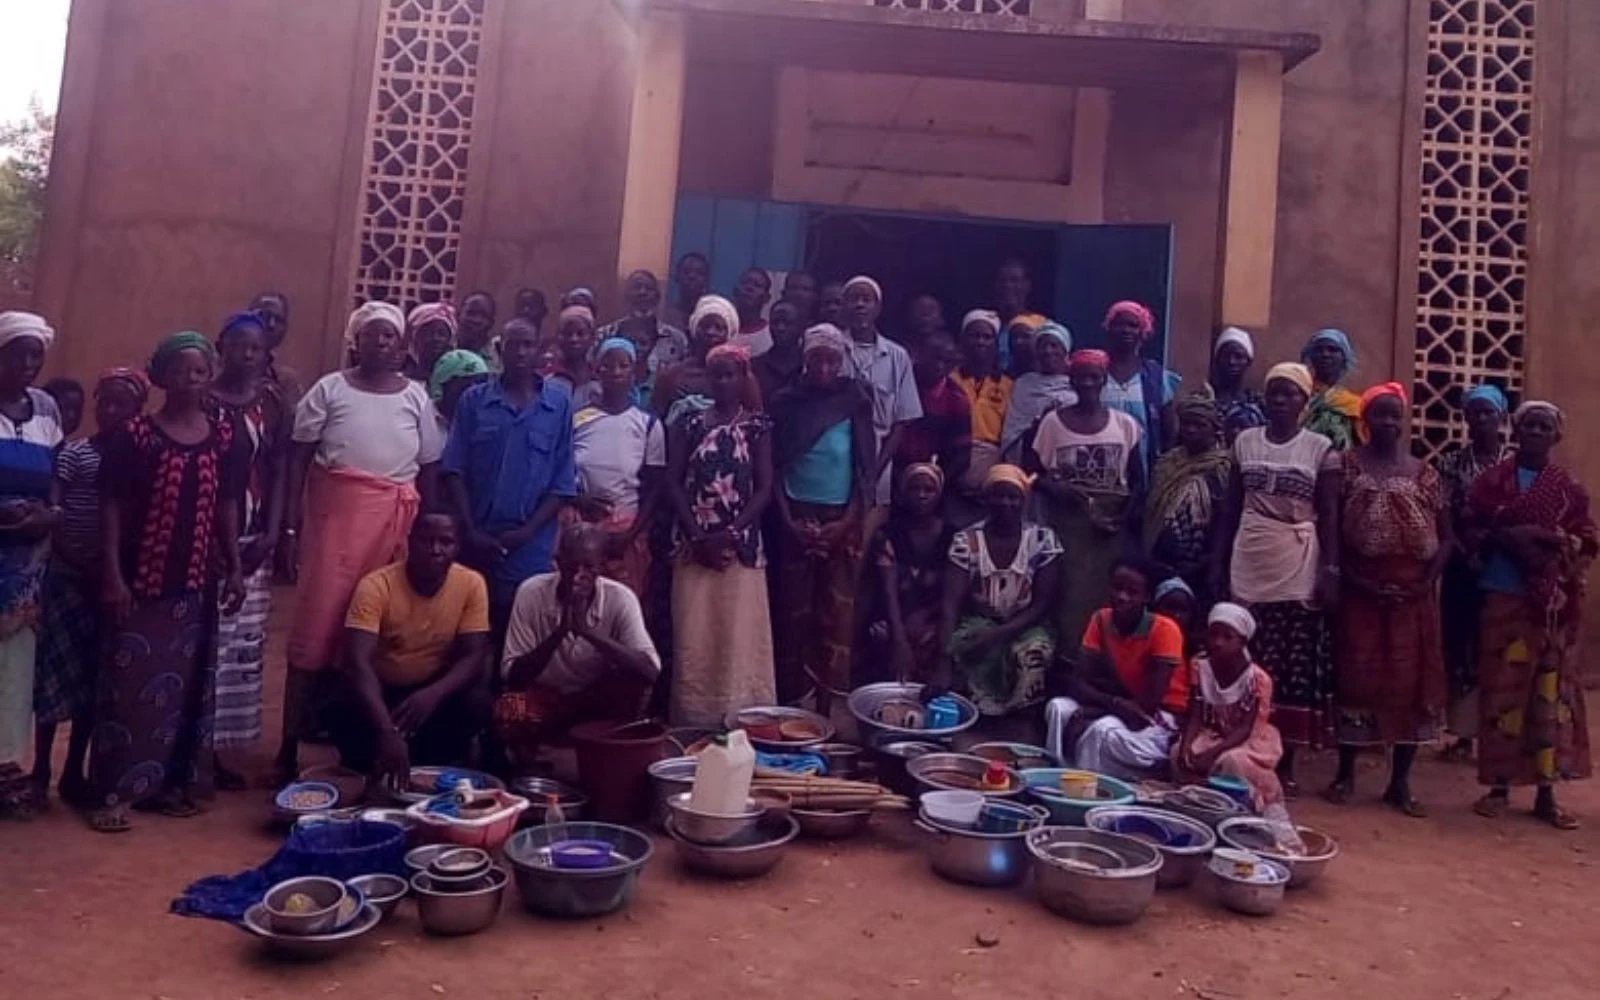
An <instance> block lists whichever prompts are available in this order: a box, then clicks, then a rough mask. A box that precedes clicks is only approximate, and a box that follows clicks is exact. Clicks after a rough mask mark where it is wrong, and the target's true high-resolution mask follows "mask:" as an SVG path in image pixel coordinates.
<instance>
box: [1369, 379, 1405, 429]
mask: <svg viewBox="0 0 1600 1000" xmlns="http://www.w3.org/2000/svg"><path fill="white" fill-rule="evenodd" d="M1384 396H1394V397H1396V398H1397V399H1399V400H1400V402H1402V403H1404V402H1405V401H1406V387H1405V386H1403V385H1401V384H1400V383H1399V382H1382V383H1380V384H1378V385H1375V386H1373V387H1372V388H1370V389H1368V390H1367V391H1366V392H1363V393H1362V394H1361V417H1362V419H1363V420H1364V419H1366V416H1367V407H1369V406H1371V405H1372V404H1373V403H1374V402H1376V401H1377V400H1379V399H1382V398H1383V397H1384Z"/></svg>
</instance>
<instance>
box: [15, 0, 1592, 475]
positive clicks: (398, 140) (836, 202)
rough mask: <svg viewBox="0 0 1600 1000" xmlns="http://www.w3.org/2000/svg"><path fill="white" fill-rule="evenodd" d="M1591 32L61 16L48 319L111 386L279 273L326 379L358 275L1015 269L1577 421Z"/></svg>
mask: <svg viewBox="0 0 1600 1000" xmlns="http://www.w3.org/2000/svg"><path fill="white" fill-rule="evenodd" d="M1597 51H1600V4H1594V3H1585V2H1581V0H1537V2H1536V0H1336V2H1330V0H228V2H226V3H219V2H216V0H139V2H137V3H130V2H126V0H75V3H74V5H73V12H72V20H71V29H70V35H69V43H68V52H67V64H66V77H65V83H64V88H63V92H62V95H61V104H60V120H59V126H58V127H59V132H58V139H57V147H56V153H55V171H56V173H55V177H54V179H53V183H52V186H51V204H50V211H49V217H48V220H47V231H46V234H45V241H44V246H43V250H42V259H41V260H40V262H39V268H38V276H37V288H36V305H37V307H38V308H40V309H42V310H43V311H44V312H45V313H47V314H48V315H50V316H51V317H52V318H53V319H54V320H55V321H56V322H57V323H58V324H59V326H60V327H61V328H62V329H63V330H64V331H65V337H64V338H63V341H62V347H61V350H60V351H59V357H58V358H57V363H58V364H61V365H64V366H65V367H66V368H67V369H69V370H71V371H73V372H76V373H78V374H87V373H89V372H91V371H92V370H93V369H95V368H97V367H98V366H100V365H101V364H103V363H105V362H107V361H109V360H113V359H116V360H125V359H129V358H133V357H136V356H139V355H141V354H142V352H143V351H144V350H146V349H147V346H148V345H149V344H150V343H151V341H152V340H153V339H154V338H155V337H156V336H157V335H159V334H161V333H164V332H167V331H170V330H172V329H177V328H182V327H200V328H202V329H209V328H210V327H212V326H214V325H215V324H216V322H217V321H218V319H219V318H220V317H221V316H223V315H224V314H226V313H227V312H228V311H230V310H231V309H233V308H235V307H237V306H238V305H239V304H240V303H242V302H244V301H245V300H246V299H248V298H249V296H250V295H251V294H252V293H254V292H256V291H258V290H261V289H264V288H275V289H280V290H282V291H284V292H287V293H288V294H289V296H290V298H291V299H292V301H293V305H294V317H293V322H292V329H293V332H292V339H291V342H290V344H289V345H288V348H287V351H288V355H289V360H290V361H291V362H293V363H295V364H296V365H298V366H299V367H301V368H302V369H323V368H326V367H330V366H331V365H332V364H333V363H334V360H335V358H336V356H337V351H338V347H337V341H338V337H339V334H340V331H341V329H342V325H343V319H344V316H345V315H346V312H347V310H348V308H349V306H350V304H351V303H352V301H353V300H355V299H357V298H360V297H362V296H367V295H381V296H385V297H388V298H391V299H393V300H396V301H400V302H402V303H404V304H407V305H409V304H411V303H413V302H416V301H423V300H430V299H436V298H440V297H447V296H458V295H460V294H463V293H464V292H465V291H466V290H469V289H472V288H478V287H482V288H487V289H489V290H491V291H493V292H494V293H495V295H496V296H497V298H498V299H499V301H500V303H501V305H502V308H503V309H504V308H508V307H509V305H510V302H511V298H512V295H513V294H514V292H515V290H516V289H517V288H518V287H520V286H523V285H534V286H537V287H541V288H544V289H545V290H547V291H549V292H551V293H555V292H557V291H559V290H560V289H561V288H563V287H566V286H569V285H573V284H578V283H584V284H593V285H598V286H600V287H601V288H602V291H603V292H604V291H607V290H608V289H607V288H606V286H607V285H609V284H612V283H613V280H614V278H615V277H616V276H617V275H620V274H622V273H625V272H626V271H628V270H630V269H632V268H635V267H649V268H651V269H653V270H655V271H657V272H658V273H665V271H666V270H667V267H668V264H669V261H670V260H671V259H672V257H673V255H674V254H676V253H679V252H682V251H685V250H691V249H693V250H700V251H704V252H707V253H709V254H710V255H711V257H712V259H713V262H714V284H715V285H718V286H720V287H722V288H724V289H726V288H727V286H729V285H730V284H731V281H732V276H733V275H734V274H736V273H737V271H738V270H740V269H741V268H743V267H745V266H748V265H751V264H758V265H762V266H766V267H769V268H772V269H774V270H778V271H783V270H788V269H791V268H794V267H801V266H806V267H812V268H816V269H818V270H821V271H824V272H834V273H842V272H843V271H844V270H846V269H848V270H855V269H858V268H863V267H871V268H873V269H874V270H875V271H877V272H878V273H879V274H880V276H881V277H884V278H885V279H886V284H887V285H889V286H890V296H891V299H892V300H894V299H896V297H897V296H898V297H904V296H906V295H909V294H910V293H911V292H913V291H917V290H922V289H924V288H931V289H932V290H933V291H935V292H939V293H941V294H942V295H943V296H944V297H945V298H946V305H947V307H948V308H949V309H950V310H951V311H952V312H954V311H955V310H957V309H964V308H966V307H967V306H968V305H971V304H974V303H973V302H972V301H970V300H971V299H973V298H974V297H978V296H981V295H982V294H983V284H984V283H986V282H987V274H988V272H989V271H990V270H992V268H993V266H994V264H995V263H996V261H997V259H998V255H1000V254H1001V253H1017V254H1020V255H1022V256H1023V257H1024V258H1025V259H1027V260H1028V261H1029V263H1030V264H1031V265H1032V266H1033V269H1034V272H1035V298H1036V299H1037V301H1036V302H1035V303H1034V304H1035V306H1036V307H1038V308H1040V309H1041V310H1043V311H1047V312H1052V313H1055V314H1057V315H1058V316H1060V317H1061V318H1064V319H1066V320H1067V322H1068V323H1069V325H1071V326H1073V327H1074V328H1075V330H1076V332H1077V334H1078V337H1079V339H1080V340H1082V341H1088V340H1091V339H1092V338H1093V337H1094V336H1095V332H1096V331H1095V330H1094V327H1095V325H1096V322H1097V319H1098V314H1099V311H1100V310H1101V309H1103V308H1104V305H1105V304H1106V303H1107V302H1109V301H1111V300H1112V299H1115V298H1120V297H1127V296H1138V297H1142V298H1145V299H1147V300H1149V301H1151V302H1152V303H1153V304H1154V305H1155V306H1156V308H1157V312H1158V314H1159V315H1160V317H1161V320H1162V325H1163V336H1164V339H1163V341H1162V347H1163V349H1164V350H1165V351H1166V353H1167V356H1168V358H1169V359H1170V361H1171V363H1172V364H1173V365H1174V366H1175V367H1177V368H1178V369H1179V370H1181V371H1182V372H1183V373H1184V374H1185V375H1186V376H1187V377H1188V378H1190V379H1191V380H1193V379H1198V378H1200V377H1202V376H1203V372H1204V365H1205V359H1206V356H1207V351H1208V345H1209V341H1210V337H1211V335H1212V333H1213V331H1214V330H1215V328H1216V327H1217V326H1218V325H1219V324H1223V323H1235V324H1239V325H1243V326H1246V327H1249V328H1251V329H1253V330H1255V331H1257V333H1258V343H1259V345H1260V353H1261V355H1262V359H1263V360H1267V359H1275V358H1286V357H1289V356H1291V355H1293V354H1294V353H1295V352H1296V350H1297V349H1298V346H1299V345H1300V344H1301V343H1302V342H1303V340H1304V338H1305V337H1306V336H1307V335H1308V334H1309V333H1310V332H1312V331H1313V330H1315V329H1317V328H1320V327H1323V326H1339V327H1342V328H1344V329H1346V330H1348V331H1350V333H1351V334H1352V335H1353V337H1354V339H1355V342H1356V344H1357V345H1358V348H1359V350H1360V352H1361V355H1362V358H1361V367H1360V370H1359V372H1358V373H1357V375H1356V377H1355V381H1357V382H1359V383H1367V382H1372V381H1377V380H1381V379H1386V378H1389V377H1399V378H1401V379H1402V380H1406V381H1414V382H1415V383H1416V385H1417V411H1418V417H1419V419H1420V426H1421V429H1422V432H1423V434H1424V435H1425V437H1426V440H1427V441H1428V442H1429V444H1430V446H1433V447H1437V446H1440V445H1442V444H1443V443H1445V442H1446V441H1447V440H1448V439H1449V438H1450V437H1451V435H1452V434H1454V433H1457V432H1458V425H1457V424H1456V422H1455V420H1454V417H1453V413H1452V404H1453V402H1454V400H1455V399H1456V394H1457V392H1458V387H1459V386H1461V385H1462V384H1464V383H1467V382H1469V381H1473V380H1477V379H1480V378H1483V377H1492V378H1495V379H1497V380H1499V381H1500V382H1501V383H1502V384H1504V385H1506V386H1507V387H1508V388H1510V389H1511V390H1512V391H1513V392H1519V391H1524V390H1526V391H1531V392H1536V393H1538V394H1541V395H1548V396H1551V397H1554V398H1556V399H1558V400H1560V401H1561V402H1562V403H1563V404H1565V405H1566V406H1567V407H1568V409H1569V411H1570V412H1571V413H1572V415H1573V417H1574V423H1575V425H1576V426H1579V427H1581V426H1584V425H1585V424H1587V423H1589V422H1590V420H1591V419H1592V418H1593V417H1595V416H1600V396H1590V395H1589V394H1588V393H1586V392H1585V391H1583V389H1582V387H1583V386H1584V385H1586V384H1592V383H1590V382H1589V381H1588V379H1587V376H1588V375H1589V374H1591V373H1594V372H1595V371H1596V370H1597V369H1600V360H1597V356H1596V354H1595V352H1593V351H1585V350H1582V349H1581V348H1582V347H1583V346H1585V343H1584V337H1585V333H1586V331H1585V330H1584V327H1583V320H1584V319H1585V318H1587V317H1589V316H1592V315H1595V314H1596V313H1600V272H1596V271H1595V270H1594V269H1593V268H1590V267H1586V266H1585V263H1586V262H1587V261H1589V260H1592V259H1594V258H1593V255H1594V252H1595V251H1596V250H1597V249H1600V191H1597V190H1596V188H1595V186H1594V184H1593V182H1589V183H1587V184H1586V183H1585V181H1586V180H1588V179H1589V178H1593V177H1596V176H1600V101H1597V100H1595V97H1596V96H1597V95H1596V90H1597V88H1600V78H1597V77H1596V76H1595V75H1594V74H1592V73H1584V72H1583V71H1582V68H1581V67H1582V65H1583V60H1582V54H1583V53H1584V52H1590V53H1594V52H1597ZM974 282H976V284H974ZM1571 438H1572V439H1571V440H1570V441H1569V443H1568V454H1569V457H1570V458H1571V459H1573V460H1574V461H1575V463H1576V464H1577V465H1578V466H1579V467H1580V468H1581V469H1583V470H1586V471H1594V472H1600V439H1588V438H1587V437H1586V435H1583V434H1577V433H1575V434H1573V435H1571ZM1589 478H1590V480H1591V481H1596V480H1600V476H1595V475H1591V476H1590V477H1589Z"/></svg>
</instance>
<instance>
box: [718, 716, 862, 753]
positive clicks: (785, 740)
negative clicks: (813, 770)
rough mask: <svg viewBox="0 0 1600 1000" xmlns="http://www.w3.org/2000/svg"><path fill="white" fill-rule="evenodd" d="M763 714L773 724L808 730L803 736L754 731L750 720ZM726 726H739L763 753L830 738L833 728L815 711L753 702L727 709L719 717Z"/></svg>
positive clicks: (792, 749)
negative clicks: (722, 716) (737, 707)
mask: <svg viewBox="0 0 1600 1000" xmlns="http://www.w3.org/2000/svg"><path fill="white" fill-rule="evenodd" d="M760 718H765V719H771V720H773V724H774V725H777V726H784V727H787V726H796V727H801V728H804V729H806V730H808V733H807V734H806V735H804V736H789V735H783V734H780V735H777V736H771V735H765V734H764V735H761V736H757V735H756V730H754V729H751V728H750V727H751V726H752V724H754V720H756V719H760ZM723 721H724V723H725V724H726V725H727V727H728V729H729V730H734V729H743V730H744V731H745V733H747V734H748V735H749V737H750V743H751V745H752V746H754V747H755V748H756V749H757V750H765V751H766V752H767V753H799V752H801V751H803V750H805V749H806V748H808V747H814V746H816V745H817V744H819V743H826V742H828V741H829V740H831V739H833V734H834V733H835V732H836V731H837V730H836V729H835V727H834V725H833V723H832V722H830V721H829V720H828V719H827V717H825V716H821V715H818V714H817V713H816V712H808V711H806V710H805V709H803V708H790V707H788V706H787V705H754V706H752V707H750V708H741V709H739V710H738V711H736V712H729V713H728V717H727V718H726V719H725V720H723Z"/></svg>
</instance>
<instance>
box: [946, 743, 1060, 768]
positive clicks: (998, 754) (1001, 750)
mask: <svg viewBox="0 0 1600 1000" xmlns="http://www.w3.org/2000/svg"><path fill="white" fill-rule="evenodd" d="M962 752H963V753H969V754H971V755H972V756H974V757H982V758H983V759H984V760H997V761H999V762H1000V763H1002V764H1004V765H1005V766H1007V767H1009V768H1013V769H1015V770H1017V771H1025V770H1027V769H1028V768H1030V767H1060V766H1061V762H1060V761H1059V760H1056V758H1055V757H1054V756H1052V755H1051V753H1050V751H1049V750H1047V749H1045V748H1044V747H1041V746H1036V745H1034V744H1032V743H1004V742H1001V743H978V744H975V745H973V746H970V747H967V749H966V750H964V751H962Z"/></svg>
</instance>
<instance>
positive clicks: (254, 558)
mask: <svg viewBox="0 0 1600 1000" xmlns="http://www.w3.org/2000/svg"><path fill="white" fill-rule="evenodd" d="M275 548H277V540H276V539H272V538H268V537H267V536H266V535H257V536H256V537H254V538H252V539H250V541H248V542H246V543H245V544H244V546H243V547H242V548H240V549H239V567H240V568H239V571H240V572H241V573H242V574H243V575H245V576H254V575H255V574H256V571H257V570H259V569H260V568H261V567H262V566H265V565H266V564H267V563H268V562H269V561H270V560H271V559H272V551H273V549H275Z"/></svg>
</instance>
